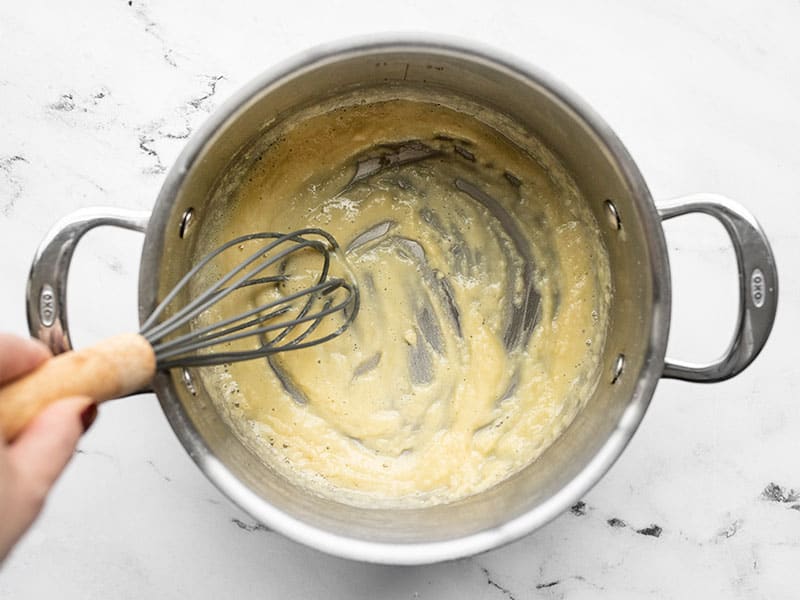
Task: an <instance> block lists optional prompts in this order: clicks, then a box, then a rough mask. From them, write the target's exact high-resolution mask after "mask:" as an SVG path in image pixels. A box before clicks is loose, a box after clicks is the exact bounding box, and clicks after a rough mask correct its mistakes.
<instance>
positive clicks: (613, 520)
mask: <svg viewBox="0 0 800 600" xmlns="http://www.w3.org/2000/svg"><path fill="white" fill-rule="evenodd" d="M606 523H608V525H609V526H610V527H619V528H621V527H627V526H628V525H627V524H626V523H625V521H623V520H622V519H618V518H616V517H613V518H611V519H609V520H608V521H606Z"/></svg>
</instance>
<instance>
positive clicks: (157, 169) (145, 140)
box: [139, 135, 167, 175]
mask: <svg viewBox="0 0 800 600" xmlns="http://www.w3.org/2000/svg"><path fill="white" fill-rule="evenodd" d="M153 142H155V139H154V138H152V137H150V136H148V135H139V150H141V151H142V152H144V153H145V154H147V156H152V157H154V158H155V159H156V163H155V164H154V165H153V166H152V167H150V168H149V169H145V171H144V172H145V173H151V174H154V175H158V174H160V173H163V172H164V171H166V170H167V167H166V166H164V163H162V162H161V157H160V156H159V155H158V152H156V151H155V150H154V149H153V148H151V147H150V144H152V143H153Z"/></svg>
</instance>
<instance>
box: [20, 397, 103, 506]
mask: <svg viewBox="0 0 800 600" xmlns="http://www.w3.org/2000/svg"><path fill="white" fill-rule="evenodd" d="M94 406H95V405H94V402H93V401H92V400H91V399H90V398H88V397H84V396H78V397H75V398H67V399H64V400H59V401H58V402H56V403H55V404H52V405H50V406H49V407H47V408H46V409H45V410H43V411H42V412H41V413H40V414H39V415H38V416H37V417H36V418H35V419H34V420H33V421H32V422H31V423H30V425H28V426H27V427H26V428H25V430H24V431H23V432H22V433H21V434H20V436H19V437H18V438H17V439H16V440H15V441H14V443H13V444H11V446H9V448H8V459H9V462H10V463H11V466H12V468H13V469H14V471H15V472H16V475H17V478H18V482H19V484H20V485H21V486H22V487H23V490H22V492H23V495H24V496H25V497H26V498H27V499H28V500H29V501H30V502H31V504H32V505H34V506H35V507H36V512H38V509H39V508H40V507H41V504H42V503H43V502H44V499H45V497H46V495H47V492H48V491H49V490H50V488H51V487H52V486H53V483H55V481H56V479H57V478H58V476H59V475H60V474H61V471H63V470H64V467H65V466H66V464H67V462H69V459H70V458H71V457H72V454H73V452H74V450H75V446H76V445H77V443H78V440H79V439H80V437H81V434H83V432H84V431H85V429H86V427H85V425H84V414H86V415H93V414H94V411H95V410H96V409H95V408H94Z"/></svg>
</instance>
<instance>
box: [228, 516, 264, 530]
mask: <svg viewBox="0 0 800 600" xmlns="http://www.w3.org/2000/svg"><path fill="white" fill-rule="evenodd" d="M231 523H234V524H235V525H236V526H237V527H238V528H239V529H244V530H245V531H250V532H253V531H266V532H270V531H271V529H270V528H269V527H267V526H265V525H262V524H261V523H253V524H252V525H249V524H247V523H245V522H244V521H242V520H240V519H237V518H233V519H231Z"/></svg>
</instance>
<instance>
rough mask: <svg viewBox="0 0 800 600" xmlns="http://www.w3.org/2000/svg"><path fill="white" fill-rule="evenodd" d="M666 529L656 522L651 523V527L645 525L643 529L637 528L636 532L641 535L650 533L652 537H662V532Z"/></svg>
mask: <svg viewBox="0 0 800 600" xmlns="http://www.w3.org/2000/svg"><path fill="white" fill-rule="evenodd" d="M663 531H664V530H663V529H662V528H661V527H659V526H658V525H656V524H651V525H650V527H643V528H642V529H637V530H636V533H638V534H640V535H648V536H650V537H661V533H662V532H663Z"/></svg>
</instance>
